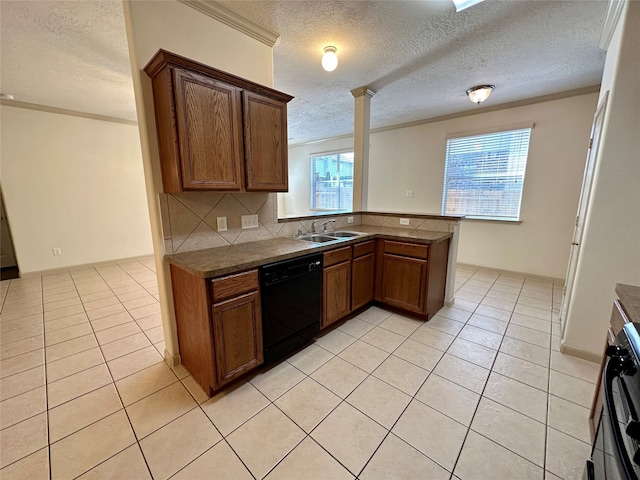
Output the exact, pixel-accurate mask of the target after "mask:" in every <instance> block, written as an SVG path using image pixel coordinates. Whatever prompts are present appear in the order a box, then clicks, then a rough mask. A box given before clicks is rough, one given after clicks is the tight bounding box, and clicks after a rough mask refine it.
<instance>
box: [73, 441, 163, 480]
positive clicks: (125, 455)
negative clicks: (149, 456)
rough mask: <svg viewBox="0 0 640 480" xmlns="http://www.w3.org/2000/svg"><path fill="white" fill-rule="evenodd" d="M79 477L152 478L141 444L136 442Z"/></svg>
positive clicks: (86, 479) (87, 479) (94, 479)
mask: <svg viewBox="0 0 640 480" xmlns="http://www.w3.org/2000/svg"><path fill="white" fill-rule="evenodd" d="M78 478H80V479H82V480H104V479H107V478H108V479H113V480H116V479H120V478H121V479H126V478H130V479H136V480H151V474H150V473H149V469H148V468H147V464H146V463H145V461H144V457H143V456H142V452H141V451H140V446H139V445H138V444H135V445H131V446H130V447H128V448H126V449H124V450H123V451H121V452H120V453H117V454H116V455H114V456H113V457H111V458H109V459H108V460H106V461H104V462H102V463H100V464H99V465H98V466H96V467H94V468H92V469H91V470H89V471H88V472H87V473H85V474H84V475H81V476H80V477H78Z"/></svg>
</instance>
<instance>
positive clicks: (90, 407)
mask: <svg viewBox="0 0 640 480" xmlns="http://www.w3.org/2000/svg"><path fill="white" fill-rule="evenodd" d="M120 409H122V402H120V397H118V392H117V391H116V389H115V387H114V386H113V384H109V385H105V386H104V387H102V388H99V389H97V390H93V391H92V392H89V393H87V394H86V395H83V396H81V397H77V398H75V399H73V400H71V401H69V402H67V403H63V404H62V405H60V406H58V407H55V408H52V409H51V410H49V441H50V442H51V443H53V442H57V441H58V440H60V439H62V438H64V437H66V436H67V435H70V434H72V433H74V432H76V431H78V430H80V429H82V428H84V427H86V426H87V425H90V424H91V423H93V422H96V421H98V420H100V419H102V418H105V417H107V416H109V415H111V414H112V413H115V412H117V411H118V410H120Z"/></svg>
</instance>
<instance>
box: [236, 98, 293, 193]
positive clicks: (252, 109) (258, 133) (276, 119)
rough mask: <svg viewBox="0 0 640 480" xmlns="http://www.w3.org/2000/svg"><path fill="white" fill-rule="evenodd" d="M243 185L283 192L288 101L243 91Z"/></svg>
mask: <svg viewBox="0 0 640 480" xmlns="http://www.w3.org/2000/svg"><path fill="white" fill-rule="evenodd" d="M242 102H243V110H244V144H245V153H244V156H245V168H246V177H247V182H246V188H247V190H248V191H265V192H267V191H268V192H286V191H287V190H288V168H287V153H288V151H287V104H286V102H279V101H277V100H273V99H271V98H267V97H264V96H262V95H258V94H257V93H253V92H248V91H243V92H242Z"/></svg>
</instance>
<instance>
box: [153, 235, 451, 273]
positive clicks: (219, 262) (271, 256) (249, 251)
mask: <svg viewBox="0 0 640 480" xmlns="http://www.w3.org/2000/svg"><path fill="white" fill-rule="evenodd" d="M344 230H345V231H350V232H360V233H362V234H363V235H360V236H358V237H353V238H349V239H341V240H337V241H335V242H327V243H312V242H305V241H303V240H297V239H295V238H291V237H276V238H272V239H269V240H261V241H258V242H250V243H241V244H236V245H229V246H227V247H216V248H207V249H205V250H197V251H193V252H185V253H176V254H173V255H165V259H166V260H167V262H169V263H170V264H172V265H175V266H177V267H180V268H181V269H183V270H185V271H187V272H189V273H190V274H192V275H195V276H196V277H200V278H212V277H219V276H222V275H229V274H232V273H236V272H241V271H243V270H247V269H250V268H255V267H259V266H261V265H266V264H268V263H273V262H278V261H281V260H287V259H289V258H294V257H299V256H301V255H306V254H310V253H318V252H323V251H325V250H331V249H333V248H338V247H341V246H346V245H352V244H354V243H358V242H361V241H362V240H365V239H367V238H371V239H372V238H385V239H388V240H411V241H412V242H415V243H423V244H430V243H436V242H440V241H442V240H446V239H447V238H450V237H451V236H452V235H453V234H451V233H448V232H431V231H421V230H405V229H402V228H389V227H371V226H365V225H358V226H355V227H352V228H348V229H344ZM337 231H339V230H337ZM321 233H322V232H321ZM327 235H331V232H327Z"/></svg>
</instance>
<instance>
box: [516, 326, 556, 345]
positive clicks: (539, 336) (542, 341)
mask: <svg viewBox="0 0 640 480" xmlns="http://www.w3.org/2000/svg"><path fill="white" fill-rule="evenodd" d="M505 335H506V336H507V337H511V338H515V339H516V340H521V341H523V342H527V343H533V344H534V345H537V346H539V347H545V348H549V342H550V341H551V338H550V337H551V335H550V334H548V333H545V332H541V331H539V330H534V329H532V328H527V327H523V326H521V325H516V324H515V323H511V324H510V325H509V326H508V327H507V332H506V334H505Z"/></svg>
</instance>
